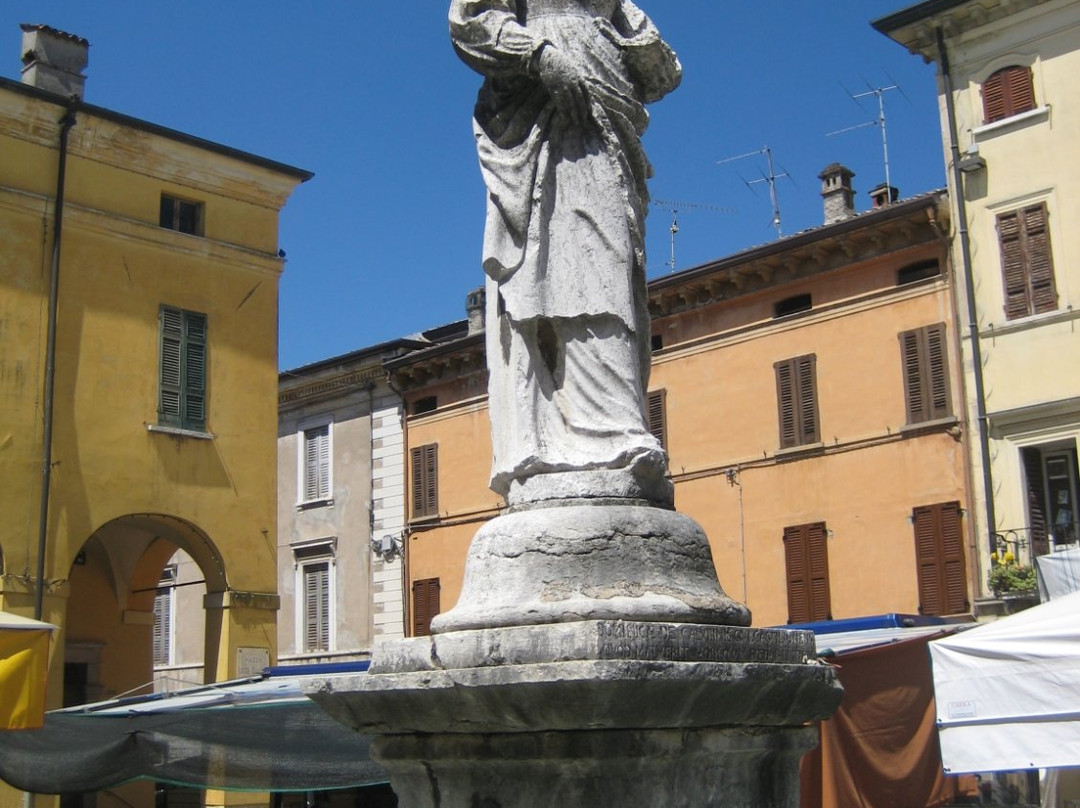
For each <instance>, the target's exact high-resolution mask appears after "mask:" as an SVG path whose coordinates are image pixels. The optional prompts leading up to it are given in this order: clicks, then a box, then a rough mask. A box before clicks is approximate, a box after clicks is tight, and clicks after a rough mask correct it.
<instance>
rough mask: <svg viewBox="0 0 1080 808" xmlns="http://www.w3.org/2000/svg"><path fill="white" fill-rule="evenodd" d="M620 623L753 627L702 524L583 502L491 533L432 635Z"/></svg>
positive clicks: (490, 527) (476, 541) (510, 517)
mask: <svg viewBox="0 0 1080 808" xmlns="http://www.w3.org/2000/svg"><path fill="white" fill-rule="evenodd" d="M619 619H622V620H634V621H662V622H671V623H701V624H712V625H735V626H746V625H749V623H750V612H749V611H748V610H747V608H746V607H745V606H743V605H742V604H740V603H737V602H736V601H734V600H732V599H731V598H729V597H728V596H727V595H726V594H725V593H724V590H723V589H722V588H721V586H720V583H719V581H718V580H717V576H716V568H715V566H714V564H713V559H712V552H711V551H710V549H709V541H708V538H707V537H706V536H705V533H704V531H703V530H702V529H701V527H700V526H699V525H698V524H697V522H695V521H694V520H693V519H690V518H689V517H688V516H684V515H683V514H680V513H678V512H676V511H670V510H666V509H664V508H654V507H646V506H634V505H613V504H603V505H601V504H587V505H586V504H575V505H564V506H561V507H550V508H537V509H534V510H522V511H515V512H510V513H506V514H503V515H502V516H499V517H497V518H495V519H492V520H491V521H490V522H488V523H486V524H485V525H484V526H483V527H481V528H480V530H479V531H478V532H477V534H476V536H475V537H474V538H473V541H472V544H471V546H470V547H469V554H468V557H467V559H466V564H465V580H464V584H463V587H462V592H461V598H460V599H459V600H458V603H457V605H456V606H455V607H454V608H453V609H451V610H450V611H448V612H444V613H443V614H440V615H438V616H437V617H436V618H435V619H434V620H433V621H432V624H431V630H432V632H434V633H442V632H448V631H462V630H467V629H480V628H494V627H502V626H524V625H537V624H546V623H565V622H575V621H581V620H619Z"/></svg>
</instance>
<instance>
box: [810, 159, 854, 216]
mask: <svg viewBox="0 0 1080 808" xmlns="http://www.w3.org/2000/svg"><path fill="white" fill-rule="evenodd" d="M854 176H855V172H853V171H852V170H851V169H849V168H847V167H846V166H842V165H840V164H839V163H832V164H831V165H828V166H826V167H825V169H824V170H823V171H822V172H821V173H820V174H818V179H819V180H821V197H822V199H824V200H825V224H836V222H842V221H844V219H850V218H851V217H852V216H854V215H855V191H854V189H852V187H851V179H852V177H854Z"/></svg>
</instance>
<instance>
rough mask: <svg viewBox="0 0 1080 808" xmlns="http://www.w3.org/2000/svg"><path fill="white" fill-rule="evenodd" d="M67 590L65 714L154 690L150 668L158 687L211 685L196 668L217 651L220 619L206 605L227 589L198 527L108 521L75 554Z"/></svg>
mask: <svg viewBox="0 0 1080 808" xmlns="http://www.w3.org/2000/svg"><path fill="white" fill-rule="evenodd" d="M163 582H164V584H165V585H164V586H163ZM69 586H70V589H69V595H68V603H67V619H66V621H65V625H64V635H65V636H64V704H65V706H70V705H72V704H81V703H86V702H88V701H97V700H100V699H105V698H113V697H116V696H119V695H122V694H125V693H131V692H145V691H146V690H147V689H149V688H152V687H155V678H156V677H155V667H157V668H158V669H159V671H158V673H159V675H158V677H157V679H158V682H157V685H156V686H157V687H158V688H161V689H165V688H168V687H170V686H172V685H173V682H172V681H171V680H173V679H181V680H183V681H186V682H188V683H196V682H201V681H213V679H214V678H215V676H214V673H215V671H214V666H213V665H211V666H210V667H209V669H207V670H204V668H203V661H204V658H205V649H206V648H217V647H218V645H219V637H220V632H221V630H222V621H221V617H220V614H213V615H209V614H207V613H206V612H205V611H204V610H203V603H204V601H205V600H206V598H205V596H206V595H207V594H212V593H217V594H218V595H220V594H221V593H224V592H226V591H227V590H228V581H227V578H226V573H225V566H224V563H223V562H222V560H221V555H220V553H219V552H218V551H217V549H216V548H215V547H214V544H213V542H212V541H211V540H210V539H209V537H208V536H206V534H205V533H203V532H202V531H201V530H200V529H199V528H198V527H197V526H195V525H193V524H191V523H190V522H187V521H185V520H181V519H177V518H174V517H171V516H167V515H163V514H132V515H128V516H123V517H120V518H117V519H113V520H112V521H110V522H108V523H106V524H104V525H102V526H101V527H100V528H98V529H97V530H95V531H94V533H93V535H91V536H90V537H89V538H88V539H87V540H86V542H85V543H84V544H83V546H82V547H81V548H80V550H79V552H78V553H77V554H76V556H75V558H74V561H73V563H72V565H71V571H70V574H69ZM180 659H182V660H183V661H182V662H179V664H177V661H178V660H180ZM155 663H157V664H156V665H155Z"/></svg>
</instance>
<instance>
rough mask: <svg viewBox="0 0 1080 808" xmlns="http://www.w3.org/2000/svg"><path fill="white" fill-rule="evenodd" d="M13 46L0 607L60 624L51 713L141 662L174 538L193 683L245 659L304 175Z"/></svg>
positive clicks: (119, 683) (7, 144) (0, 99)
mask: <svg viewBox="0 0 1080 808" xmlns="http://www.w3.org/2000/svg"><path fill="white" fill-rule="evenodd" d="M22 52H23V53H25V54H27V56H26V57H25V60H24V63H25V65H26V66H25V68H24V82H23V83H19V82H14V81H11V80H8V79H0V155H3V158H2V159H0V479H2V480H3V481H4V488H5V492H4V496H3V497H0V524H2V525H3V527H2V528H0V573H2V574H0V609H4V610H7V611H10V612H15V613H19V614H23V615H33V614H34V613H35V612H37V613H38V614H39V616H40V617H41V618H42V619H44V620H46V621H48V622H51V623H54V624H56V625H57V626H59V627H60V631H59V632H58V638H57V642H56V643H55V644H54V650H53V659H52V667H51V679H50V690H49V703H50V705H51V706H59V705H60V704H61V702H67V703H79V702H82V701H87V700H92V699H98V698H104V697H109V696H115V695H118V694H121V693H124V692H126V691H129V690H131V689H133V688H138V687H141V686H143V685H145V684H146V683H147V682H149V681H150V680H151V678H152V653H153V644H154V637H153V633H154V601H155V594H156V590H157V588H158V585H159V581H160V579H161V575H162V571H163V568H165V565H166V562H168V560H169V559H170V558H171V557H172V556H173V555H174V553H176V552H177V550H183V551H185V552H186V553H187V554H188V555H189V556H190V557H191V558H192V559H194V561H195V563H196V564H197V565H198V568H199V571H200V572H201V576H202V578H203V579H204V580H205V586H206V597H205V599H204V602H203V605H204V607H205V622H206V628H205V659H206V660H207V664H206V670H205V678H206V679H207V680H208V681H216V680H220V679H225V678H230V677H233V676H236V675H237V674H239V673H242V672H244V671H246V670H258V669H261V668H262V667H263V666H264V665H266V664H268V663H270V662H272V661H273V660H274V658H275V650H276V649H275V637H276V632H275V624H276V609H277V605H278V599H277V594H276V575H277V572H276V559H275V555H274V550H275V533H276V527H275V526H276V508H275V492H276V480H275V469H276V447H275V440H276V434H277V412H276V407H275V403H276V400H277V396H276V393H277V305H278V279H279V276H280V274H281V270H282V264H283V262H282V259H281V258H280V257H279V253H278V242H277V228H278V217H279V213H280V210H281V208H282V207H283V206H284V204H285V201H286V199H287V198H288V196H289V195H290V193H291V192H292V191H293V190H294V189H295V187H296V186H297V185H298V184H299V183H301V182H303V181H305V180H307V179H308V178H310V176H311V175H310V173H308V172H306V171H302V170H299V169H296V168H292V167H289V166H286V165H282V164H279V163H275V162H272V161H270V160H266V159H263V158H260V157H256V156H253V155H250V154H246V153H243V152H240V151H237V150H235V149H232V148H229V147H226V146H221V145H217V144H214V143H209V142H206V141H203V140H200V139H198V138H195V137H191V136H189V135H185V134H181V133H179V132H175V131H170V130H167V129H164V128H162V127H159V126H155V125H153V124H150V123H146V122H144V121H139V120H135V119H132V118H129V117H126V116H124V115H120V114H117V113H115V112H112V111H109V110H106V109H102V108H99V107H95V106H92V105H90V104H87V103H84V102H83V101H82V100H81V90H82V76H81V70H82V68H83V67H84V66H85V64H86V53H87V43H86V41H85V40H82V39H80V38H78V37H74V36H70V35H67V34H63V33H61V32H58V31H55V30H53V29H49V28H47V27H42V26H24V41H23V51H22ZM72 93H74V95H73V96H71V97H70V100H69V95H70V94H72ZM53 301H55V306H54V305H53V304H52V302H53ZM159 639H160V638H159Z"/></svg>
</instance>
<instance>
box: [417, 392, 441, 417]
mask: <svg viewBox="0 0 1080 808" xmlns="http://www.w3.org/2000/svg"><path fill="white" fill-rule="evenodd" d="M438 408H439V397H438V396H424V397H423V398H418V399H416V401H415V402H414V403H413V408H412V412H413V415H423V414H424V413H427V412H435V410H437V409H438Z"/></svg>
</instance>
